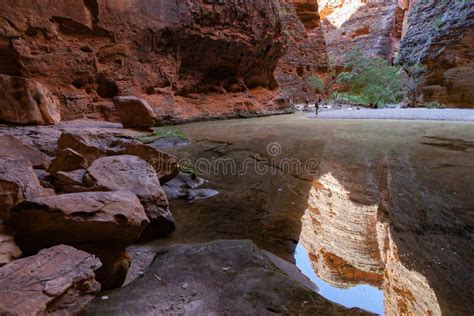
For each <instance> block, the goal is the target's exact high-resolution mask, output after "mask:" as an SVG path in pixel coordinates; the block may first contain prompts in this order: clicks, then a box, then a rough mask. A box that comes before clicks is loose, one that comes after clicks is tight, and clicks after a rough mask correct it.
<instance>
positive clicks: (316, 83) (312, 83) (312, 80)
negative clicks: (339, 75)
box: [306, 75, 324, 92]
mask: <svg viewBox="0 0 474 316" xmlns="http://www.w3.org/2000/svg"><path fill="white" fill-rule="evenodd" d="M306 86H307V87H308V88H309V89H311V90H313V91H318V92H321V91H323V89H324V80H323V79H321V78H320V77H319V76H318V75H311V76H309V77H308V78H307V79H306Z"/></svg>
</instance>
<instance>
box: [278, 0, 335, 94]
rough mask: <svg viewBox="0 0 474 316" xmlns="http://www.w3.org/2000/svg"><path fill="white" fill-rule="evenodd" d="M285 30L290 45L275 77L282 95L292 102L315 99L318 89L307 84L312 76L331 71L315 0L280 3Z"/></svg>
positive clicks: (321, 75) (323, 75) (290, 0)
mask: <svg viewBox="0 0 474 316" xmlns="http://www.w3.org/2000/svg"><path fill="white" fill-rule="evenodd" d="M280 15H281V18H282V21H283V32H284V33H285V35H286V36H287V37H288V49H287V52H286V54H285V55H284V56H283V57H282V58H281V59H280V61H279V63H278V66H277V69H276V71H275V77H276V80H277V81H278V84H279V85H280V89H281V92H282V95H283V96H284V97H285V98H290V99H291V100H292V101H293V102H295V103H297V102H303V101H304V99H305V97H307V98H308V99H310V100H311V99H314V98H315V97H316V94H317V93H318V91H315V89H314V88H312V87H311V86H309V85H308V80H309V78H310V77H311V76H318V77H319V78H321V79H322V80H324V79H325V77H326V75H327V72H328V58H327V51H326V42H325V40H324V35H323V32H322V29H321V21H320V18H319V12H318V3H317V1H316V0H286V1H285V2H283V3H282V4H281V10H280Z"/></svg>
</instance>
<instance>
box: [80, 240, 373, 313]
mask: <svg viewBox="0 0 474 316" xmlns="http://www.w3.org/2000/svg"><path fill="white" fill-rule="evenodd" d="M288 264H289V263H288ZM278 265H282V264H281V262H280V263H279V264H278ZM243 293H244V294H243ZM107 296H108V297H109V299H107V300H101V299H96V300H94V301H93V302H92V304H91V306H90V307H89V308H88V310H87V311H86V314H88V315H108V314H130V315H134V314H154V315H158V314H163V315H168V314H187V315H201V314H204V315H209V314H215V315H222V314H227V315H267V314H272V313H278V314H286V315H289V314H308V315H309V314H312V315H320V314H324V315H332V314H364V312H362V311H360V310H358V309H346V308H344V307H342V306H339V305H337V304H334V303H331V302H329V301H328V300H326V299H324V298H323V297H321V296H320V295H319V294H317V293H316V292H314V291H313V290H312V289H310V288H308V287H306V286H304V285H302V284H300V283H298V282H297V281H295V280H294V279H292V278H291V277H289V276H288V275H287V274H285V273H284V272H282V270H280V269H279V268H278V267H277V265H275V264H274V263H273V262H272V260H271V259H270V258H269V256H267V255H266V253H265V252H263V251H262V250H260V249H259V248H257V247H256V246H255V244H253V243H252V242H251V241H241V240H234V241H215V242H211V243H207V244H195V245H177V246H173V247H170V248H169V249H167V251H166V252H163V253H161V254H159V255H158V257H157V258H156V259H155V260H154V261H153V263H152V265H151V266H150V267H149V268H148V270H147V271H146V272H145V275H144V276H143V277H142V278H139V279H137V280H135V281H134V282H133V283H131V284H129V285H128V286H126V287H123V288H121V289H119V290H116V291H114V292H110V293H108V294H107Z"/></svg>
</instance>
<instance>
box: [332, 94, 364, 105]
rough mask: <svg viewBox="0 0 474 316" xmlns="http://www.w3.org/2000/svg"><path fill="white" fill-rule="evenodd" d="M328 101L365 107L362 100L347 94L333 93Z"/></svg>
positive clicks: (357, 96)
mask: <svg viewBox="0 0 474 316" xmlns="http://www.w3.org/2000/svg"><path fill="white" fill-rule="evenodd" d="M329 101H332V102H335V103H347V104H354V105H361V104H362V105H365V103H364V100H363V99H362V98H361V97H360V96H359V95H355V94H352V93H348V92H339V91H335V92H334V93H333V94H332V95H331V97H330V98H329Z"/></svg>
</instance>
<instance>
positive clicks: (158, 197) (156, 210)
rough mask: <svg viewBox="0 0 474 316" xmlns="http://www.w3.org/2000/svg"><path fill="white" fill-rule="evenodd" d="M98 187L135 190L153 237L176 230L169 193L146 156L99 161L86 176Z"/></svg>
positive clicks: (88, 181) (148, 233) (128, 156)
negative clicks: (144, 158) (143, 157)
mask: <svg viewBox="0 0 474 316" xmlns="http://www.w3.org/2000/svg"><path fill="white" fill-rule="evenodd" d="M85 179H86V180H85V182H87V183H88V184H89V186H90V187H92V188H94V189H95V190H100V191H118V190H126V191H131V192H133V193H135V194H136V195H137V196H138V198H139V199H140V201H141V203H142V205H143V206H144V208H145V212H146V214H147V216H148V219H149V220H150V225H148V226H147V228H146V230H145V232H144V235H146V236H148V237H149V238H152V237H163V236H167V235H169V234H170V233H171V232H172V231H174V229H175V224H174V220H173V216H172V215H171V212H170V210H169V207H168V200H167V198H166V194H165V192H164V191H163V190H162V189H161V186H160V182H159V181H158V176H157V175H156V172H155V170H154V169H153V168H152V166H151V165H150V164H148V163H147V162H146V161H144V160H143V159H140V158H138V157H135V156H130V155H120V156H110V157H104V158H99V159H97V160H95V161H94V162H93V163H92V165H91V166H90V168H89V169H87V174H86V176H85Z"/></svg>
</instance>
